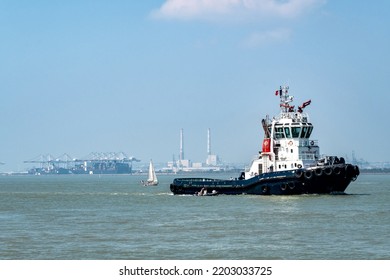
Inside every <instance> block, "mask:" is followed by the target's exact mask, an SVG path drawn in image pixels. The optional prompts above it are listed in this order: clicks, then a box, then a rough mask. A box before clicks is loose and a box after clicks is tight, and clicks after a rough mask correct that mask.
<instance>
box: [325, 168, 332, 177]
mask: <svg viewBox="0 0 390 280" xmlns="http://www.w3.org/2000/svg"><path fill="white" fill-rule="evenodd" d="M324 173H325V174H326V175H328V176H330V175H332V168H331V167H326V168H325V169H324Z"/></svg>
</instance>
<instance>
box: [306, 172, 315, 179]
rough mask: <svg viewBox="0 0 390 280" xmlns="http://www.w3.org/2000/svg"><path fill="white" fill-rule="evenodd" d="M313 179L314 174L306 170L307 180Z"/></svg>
mask: <svg viewBox="0 0 390 280" xmlns="http://www.w3.org/2000/svg"><path fill="white" fill-rule="evenodd" d="M311 177H313V172H312V171H311V170H306V171H305V178H306V179H308V180H310V179H311Z"/></svg>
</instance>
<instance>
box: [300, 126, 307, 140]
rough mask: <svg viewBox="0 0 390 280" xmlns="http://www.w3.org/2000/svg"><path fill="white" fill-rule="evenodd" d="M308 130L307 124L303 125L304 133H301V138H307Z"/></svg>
mask: <svg viewBox="0 0 390 280" xmlns="http://www.w3.org/2000/svg"><path fill="white" fill-rule="evenodd" d="M307 130H308V127H307V126H303V127H302V133H301V138H306V132H307Z"/></svg>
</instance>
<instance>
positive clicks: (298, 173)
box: [295, 169, 303, 178]
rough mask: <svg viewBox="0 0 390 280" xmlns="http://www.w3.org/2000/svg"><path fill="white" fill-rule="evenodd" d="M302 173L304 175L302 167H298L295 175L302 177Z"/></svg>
mask: <svg viewBox="0 0 390 280" xmlns="http://www.w3.org/2000/svg"><path fill="white" fill-rule="evenodd" d="M302 175H303V171H302V169H298V170H296V171H295V177H297V178H302Z"/></svg>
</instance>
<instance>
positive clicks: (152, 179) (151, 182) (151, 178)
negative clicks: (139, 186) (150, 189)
mask: <svg viewBox="0 0 390 280" xmlns="http://www.w3.org/2000/svg"><path fill="white" fill-rule="evenodd" d="M145 185H146V186H157V185H158V179H157V176H156V172H155V170H154V166H153V162H152V161H150V163H149V175H148V180H147V181H146V184H145Z"/></svg>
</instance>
